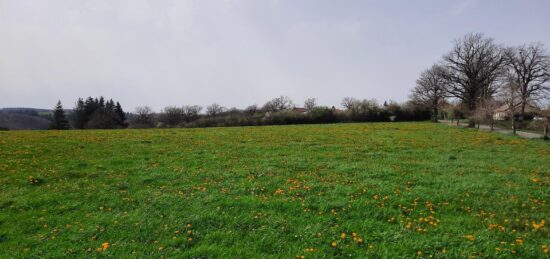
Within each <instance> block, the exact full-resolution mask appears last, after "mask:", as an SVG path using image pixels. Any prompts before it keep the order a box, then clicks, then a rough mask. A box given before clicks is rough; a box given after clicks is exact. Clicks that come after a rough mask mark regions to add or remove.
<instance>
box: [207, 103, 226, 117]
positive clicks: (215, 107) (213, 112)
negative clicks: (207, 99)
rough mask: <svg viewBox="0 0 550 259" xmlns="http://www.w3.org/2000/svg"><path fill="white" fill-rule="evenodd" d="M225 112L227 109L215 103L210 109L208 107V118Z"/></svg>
mask: <svg viewBox="0 0 550 259" xmlns="http://www.w3.org/2000/svg"><path fill="white" fill-rule="evenodd" d="M224 111H225V107H223V106H221V105H219V104H217V103H213V104H211V105H209V106H208V107H206V114H207V115H208V116H216V115H219V114H220V113H222V112H224Z"/></svg>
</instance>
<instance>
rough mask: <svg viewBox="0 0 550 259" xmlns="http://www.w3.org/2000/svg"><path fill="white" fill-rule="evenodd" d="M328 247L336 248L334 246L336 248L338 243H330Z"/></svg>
mask: <svg viewBox="0 0 550 259" xmlns="http://www.w3.org/2000/svg"><path fill="white" fill-rule="evenodd" d="M330 246H332V247H334V248H336V246H338V243H336V241H332V243H331V244H330Z"/></svg>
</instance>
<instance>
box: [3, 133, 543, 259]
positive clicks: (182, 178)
mask: <svg viewBox="0 0 550 259" xmlns="http://www.w3.org/2000/svg"><path fill="white" fill-rule="evenodd" d="M549 202H550V142H543V141H541V140H525V139H520V138H518V137H514V136H509V135H501V134H497V133H490V132H481V131H476V130H470V129H460V128H455V127H448V126H446V125H441V124H434V123H367V124H365V123H357V124H355V123H353V124H351V123H350V124H332V125H301V126H265V127H234V128H206V129H151V130H86V131H79V130H72V131H6V132H0V258H8V257H16V258H18V257H64V256H70V257H88V258H89V257H109V256H112V257H116V258H121V257H132V256H141V257H144V256H152V257H194V258H228V257H233V258H235V257H238V258H245V257H252V258H328V257H407V258H410V257H471V256H472V257H548V256H549V255H550V254H549V253H548V250H549V246H550V228H549V225H550V222H549V221H550V219H549V217H550V205H549V204H548V203H549Z"/></svg>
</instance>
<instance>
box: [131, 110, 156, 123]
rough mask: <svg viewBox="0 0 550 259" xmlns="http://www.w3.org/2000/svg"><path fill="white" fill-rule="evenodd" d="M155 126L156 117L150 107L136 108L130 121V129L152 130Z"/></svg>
mask: <svg viewBox="0 0 550 259" xmlns="http://www.w3.org/2000/svg"><path fill="white" fill-rule="evenodd" d="M154 126H155V115H154V114H153V110H152V109H151V107H149V106H139V107H136V110H135V112H134V115H133V116H132V118H131V119H130V125H129V127H130V128H152V127H154Z"/></svg>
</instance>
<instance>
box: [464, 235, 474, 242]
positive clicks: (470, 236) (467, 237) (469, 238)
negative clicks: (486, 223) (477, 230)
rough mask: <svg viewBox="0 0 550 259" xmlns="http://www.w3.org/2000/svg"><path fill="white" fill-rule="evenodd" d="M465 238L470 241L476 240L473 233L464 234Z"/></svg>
mask: <svg viewBox="0 0 550 259" xmlns="http://www.w3.org/2000/svg"><path fill="white" fill-rule="evenodd" d="M464 237H465V238H466V239H468V240H470V241H474V240H476V238H475V237H474V236H473V235H466V236H464Z"/></svg>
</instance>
